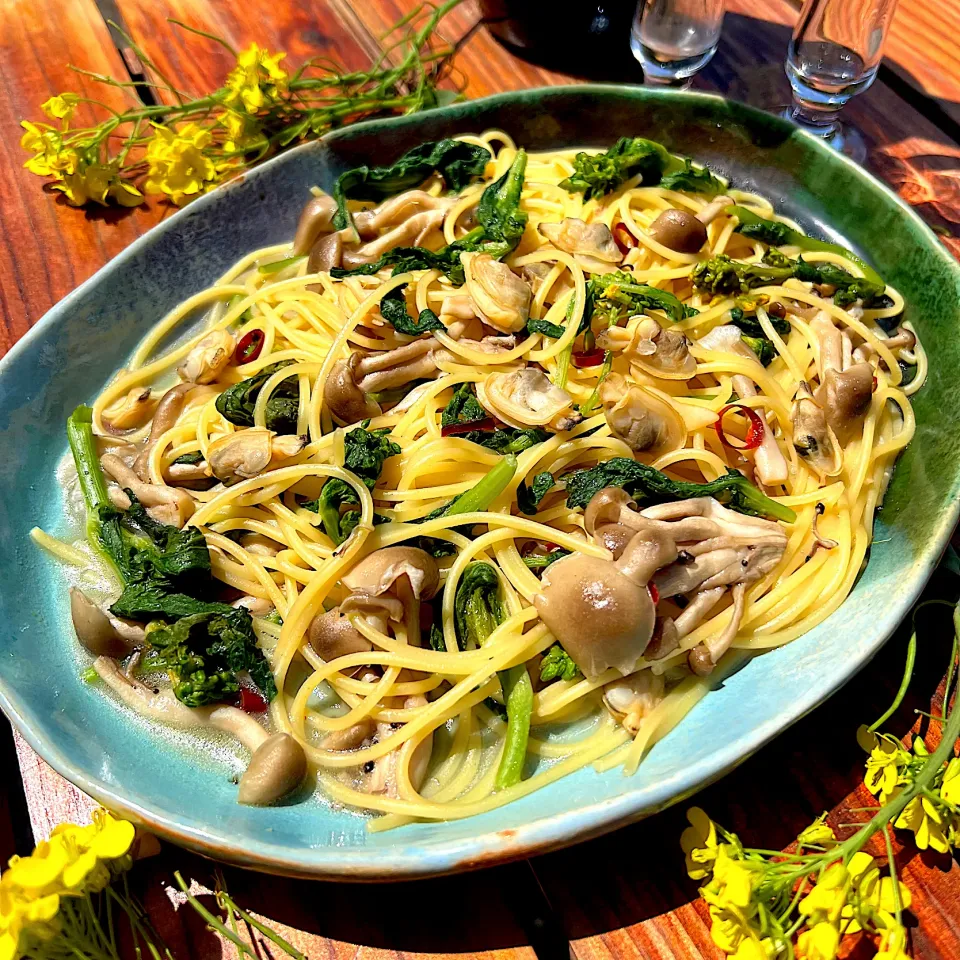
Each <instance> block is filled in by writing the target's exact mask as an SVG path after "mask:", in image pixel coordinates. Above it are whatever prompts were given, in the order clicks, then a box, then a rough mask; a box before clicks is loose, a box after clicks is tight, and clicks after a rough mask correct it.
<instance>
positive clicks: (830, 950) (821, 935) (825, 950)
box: [797, 920, 840, 960]
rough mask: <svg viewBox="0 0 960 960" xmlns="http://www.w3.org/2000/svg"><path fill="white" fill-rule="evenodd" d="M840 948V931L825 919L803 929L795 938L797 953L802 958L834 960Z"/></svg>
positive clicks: (808, 959)
mask: <svg viewBox="0 0 960 960" xmlns="http://www.w3.org/2000/svg"><path fill="white" fill-rule="evenodd" d="M839 949H840V931H839V930H838V929H837V928H836V927H835V926H834V925H833V924H832V923H828V922H827V921H826V920H821V921H820V922H819V923H815V924H814V925H813V926H812V927H810V928H809V929H808V930H804V931H803V933H801V934H800V936H799V938H798V939H797V955H798V956H800V957H803V958H804V960H835V958H836V956H837V951H838V950H839Z"/></svg>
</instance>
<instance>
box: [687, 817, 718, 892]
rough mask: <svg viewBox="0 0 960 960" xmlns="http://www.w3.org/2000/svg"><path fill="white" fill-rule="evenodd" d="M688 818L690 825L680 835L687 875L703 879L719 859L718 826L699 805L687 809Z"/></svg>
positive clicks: (694, 878) (693, 878) (708, 874)
mask: <svg viewBox="0 0 960 960" xmlns="http://www.w3.org/2000/svg"><path fill="white" fill-rule="evenodd" d="M687 820H688V821H689V823H690V826H689V827H687V829H686V830H684V831H683V833H682V834H681V835H680V847H681V849H682V850H683V853H684V857H685V860H686V865H687V875H688V876H689V877H690V879H691V880H703V879H705V878H706V877H708V876H710V874H711V873H712V872H713V862H714V861H715V860H716V859H717V827H716V824H714V822H713V821H712V820H711V819H710V818H709V817H708V816H707V815H706V814H705V813H704V812H703V811H702V810H701V809H700V808H699V807H691V808H690V809H689V810H688V811H687Z"/></svg>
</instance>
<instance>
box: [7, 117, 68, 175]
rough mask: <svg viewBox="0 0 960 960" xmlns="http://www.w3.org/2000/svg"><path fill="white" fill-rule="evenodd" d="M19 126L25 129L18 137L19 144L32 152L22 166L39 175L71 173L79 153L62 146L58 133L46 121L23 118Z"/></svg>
mask: <svg viewBox="0 0 960 960" xmlns="http://www.w3.org/2000/svg"><path fill="white" fill-rule="evenodd" d="M20 126H22V127H23V129H24V130H25V131H26V133H24V135H23V136H22V137H21V138H20V146H21V147H23V148H24V149H25V150H30V151H32V152H33V154H34V156H33V157H31V158H30V159H29V160H28V161H27V162H26V163H25V164H24V166H25V167H26V168H27V169H28V170H29V171H30V172H31V173H35V174H37V176H39V177H55V178H56V179H58V180H59V179H60V177H61V175H62V174H63V173H65V172H66V173H73V171H74V170H76V168H77V166H78V165H79V163H80V155H79V153H78V152H77V151H76V150H75V149H73V148H72V147H64V145H63V138H62V137H61V136H60V134H59V133H58V132H57V131H56V130H54V129H53V127H51V126H49V125H48V124H46V123H39V124H37V123H31V122H30V121H29V120H23V121H21V123H20Z"/></svg>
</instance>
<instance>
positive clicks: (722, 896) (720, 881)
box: [700, 843, 759, 953]
mask: <svg viewBox="0 0 960 960" xmlns="http://www.w3.org/2000/svg"><path fill="white" fill-rule="evenodd" d="M731 849H733V847H732V845H731V844H726V843H724V844H721V845H720V847H719V848H718V849H717V857H716V860H715V862H714V866H713V879H712V880H711V881H710V883H708V884H707V885H706V886H705V887H701V889H700V894H701V896H702V897H703V899H704V900H706V901H707V903H708V904H709V907H710V919H711V921H712V923H711V926H710V936H711V937H712V939H713V942H714V943H715V944H716V945H717V946H718V947H720V949H721V950H724V951H726V952H727V953H735V952H736V951H737V950H738V949H739V948H740V946H741V944H742V943H743V940H744V939H745V938H747V939H755V940H758V941H759V936H758V931H757V930H756V929H755V928H754V927H753V925H752V920H753V918H754V916H755V915H756V912H757V905H756V903H755V902H754V901H753V886H754V881H755V880H756V879H757V876H758V875H757V872H756V870H757V868H755V867H754V865H753V864H752V863H751V862H750V861H747V860H737V859H735V858H733V857H731V856H730V854H729V851H730V850H731Z"/></svg>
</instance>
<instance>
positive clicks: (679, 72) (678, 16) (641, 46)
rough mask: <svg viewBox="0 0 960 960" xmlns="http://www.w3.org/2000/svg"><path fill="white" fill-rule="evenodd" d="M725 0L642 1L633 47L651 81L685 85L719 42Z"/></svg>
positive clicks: (632, 42)
mask: <svg viewBox="0 0 960 960" xmlns="http://www.w3.org/2000/svg"><path fill="white" fill-rule="evenodd" d="M722 25H723V0H640V2H639V3H638V4H637V12H636V15H635V16H634V18H633V28H632V29H631V31H630V49H631V50H632V51H633V55H634V56H635V57H636V58H637V60H639V61H640V63H641V64H642V65H643V73H644V77H645V79H646V81H647V82H648V83H656V84H666V85H670V86H686V85H687V84H688V83H689V82H690V80H691V78H692V77H693V75H694V74H695V73H696V72H697V71H698V70H700V69H701V67H703V66H705V65H706V64H707V63H709V62H710V58H711V57H712V56H713V55H714V53H716V51H717V44H718V43H719V41H720V28H721V26H722Z"/></svg>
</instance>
